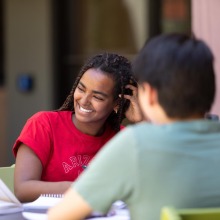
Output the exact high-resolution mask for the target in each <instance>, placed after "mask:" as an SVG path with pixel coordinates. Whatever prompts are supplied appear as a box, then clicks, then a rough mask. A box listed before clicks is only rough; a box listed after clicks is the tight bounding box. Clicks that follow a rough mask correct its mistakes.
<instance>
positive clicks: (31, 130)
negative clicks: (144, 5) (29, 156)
mask: <svg viewBox="0 0 220 220" xmlns="http://www.w3.org/2000/svg"><path fill="white" fill-rule="evenodd" d="M51 135H52V134H51V129H50V123H49V120H48V117H47V116H46V114H45V113H43V112H39V113H37V114H35V115H33V116H32V117H31V118H29V119H28V120H27V122H26V124H25V125H24V127H23V129H22V131H21V133H20V135H19V137H18V138H17V140H16V141H15V144H14V146H13V154H14V155H15V157H16V154H17V151H18V148H19V146H20V145H21V143H23V144H25V145H27V146H28V147H29V148H31V149H32V150H33V151H34V152H35V153H36V155H37V156H38V158H39V159H40V160H41V163H42V165H43V166H45V165H46V163H47V161H48V157H49V156H48V155H49V154H50V151H51V145H52V143H51V142H52V138H51Z"/></svg>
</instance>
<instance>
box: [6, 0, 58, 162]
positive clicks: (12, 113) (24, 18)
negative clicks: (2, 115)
mask: <svg viewBox="0 0 220 220" xmlns="http://www.w3.org/2000/svg"><path fill="white" fill-rule="evenodd" d="M51 10H52V7H51V0H5V1H4V16H5V17H4V22H5V23H4V27H5V30H4V34H5V36H4V47H5V48H4V51H5V58H4V60H5V76H6V84H5V89H6V99H7V104H6V109H7V119H6V123H7V133H6V146H5V147H6V148H7V157H8V158H7V161H8V163H9V164H10V163H13V159H14V157H13V156H12V152H11V149H12V146H13V143H14V141H15V139H16V138H17V136H18V135H19V133H20V131H21V129H22V127H23V125H24V123H25V122H26V120H27V118H28V117H30V115H32V114H33V113H35V112H37V111H39V110H47V109H51V108H52V105H53V103H52V102H53V99H54V98H53V87H52V85H53V84H54V83H53V69H52V66H53V65H52V55H53V54H52V52H53V51H52V39H53V36H52V30H51V29H52V24H51V22H52V21H51V20H52V15H51ZM23 73H28V74H31V75H32V76H33V79H34V89H33V90H32V91H31V92H28V93H22V92H20V91H19V90H18V88H17V78H18V76H19V74H23Z"/></svg>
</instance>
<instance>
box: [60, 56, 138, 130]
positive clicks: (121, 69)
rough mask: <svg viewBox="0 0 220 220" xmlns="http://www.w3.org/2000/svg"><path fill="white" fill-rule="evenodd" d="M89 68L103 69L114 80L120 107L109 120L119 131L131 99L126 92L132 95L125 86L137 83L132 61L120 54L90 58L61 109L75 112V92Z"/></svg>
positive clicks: (115, 97) (115, 93) (114, 94)
mask: <svg viewBox="0 0 220 220" xmlns="http://www.w3.org/2000/svg"><path fill="white" fill-rule="evenodd" d="M88 69H98V70H101V72H102V73H103V74H106V75H107V76H109V77H111V78H112V79H113V80H114V82H115V86H114V91H113V96H114V100H118V106H119V108H118V112H117V113H115V112H114V111H112V113H111V114H110V116H109V117H108V119H107V121H108V122H109V124H110V125H112V127H113V129H114V130H116V131H119V130H120V124H121V122H122V120H123V119H124V118H125V112H126V110H127V109H128V107H129V101H128V100H127V99H125V98H124V94H125V93H126V94H130V95H131V90H127V89H126V88H125V86H126V85H127V84H133V85H136V81H135V80H134V77H133V72H132V68H131V62H130V61H129V60H128V59H127V58H125V57H124V56H121V55H119V54H115V53H102V54H97V55H95V56H93V57H91V58H89V59H88V60H87V61H86V62H85V64H84V65H83V66H82V68H81V70H80V72H79V74H78V76H77V78H76V80H75V82H74V85H73V87H72V90H71V91H70V94H69V95H68V97H67V98H66V100H65V102H64V103H63V105H62V106H61V108H60V109H59V110H61V111H64V110H70V111H73V112H74V101H73V94H74V92H75V89H76V87H77V85H78V83H79V81H80V79H81V77H82V76H83V74H84V73H85V72H86V71H87V70H88ZM119 94H121V98H119Z"/></svg>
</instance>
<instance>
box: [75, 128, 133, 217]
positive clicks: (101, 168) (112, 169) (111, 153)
mask: <svg viewBox="0 0 220 220" xmlns="http://www.w3.org/2000/svg"><path fill="white" fill-rule="evenodd" d="M134 146H135V143H134V138H133V137H132V132H131V130H130V129H128V128H127V129H124V130H123V131H121V132H119V133H118V134H117V135H116V136H115V137H114V138H112V139H111V140H110V141H109V142H108V143H107V144H106V145H105V146H104V147H103V148H102V150H101V151H100V152H99V153H98V154H97V155H96V157H95V158H94V159H93V161H92V162H91V163H90V165H89V167H88V168H87V169H86V170H85V172H84V173H83V174H82V175H81V176H80V177H79V178H78V180H77V181H76V182H74V183H73V184H72V187H73V188H74V189H75V190H76V191H77V192H78V193H79V194H80V195H81V196H82V197H83V198H84V199H85V201H87V202H88V203H89V204H90V206H91V207H92V209H93V210H94V211H98V212H101V213H106V212H107V211H108V210H109V208H110V207H111V205H112V203H113V202H115V201H117V200H122V201H124V202H129V201H128V198H130V196H129V195H131V194H132V191H133V188H134V181H135V172H134V170H135V169H136V161H135V159H136V152H135V147H134Z"/></svg>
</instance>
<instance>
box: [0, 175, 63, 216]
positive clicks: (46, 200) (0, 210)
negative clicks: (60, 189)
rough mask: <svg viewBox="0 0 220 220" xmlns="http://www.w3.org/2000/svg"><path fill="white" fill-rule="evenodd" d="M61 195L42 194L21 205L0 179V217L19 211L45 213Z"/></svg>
mask: <svg viewBox="0 0 220 220" xmlns="http://www.w3.org/2000/svg"><path fill="white" fill-rule="evenodd" d="M61 198H62V194H43V195H41V196H40V197H39V198H38V199H36V200H35V201H33V202H29V203H21V202H20V201H19V200H18V199H17V198H16V197H15V195H14V194H13V193H12V192H11V190H10V189H9V188H8V187H7V186H6V184H5V183H4V182H3V181H2V180H1V179H0V215H2V214H9V213H15V212H21V211H30V212H31V211H33V212H43V213H45V212H46V211H47V210H48V209H49V208H50V207H52V206H54V205H55V204H56V203H58V202H59V201H60V200H61Z"/></svg>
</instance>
